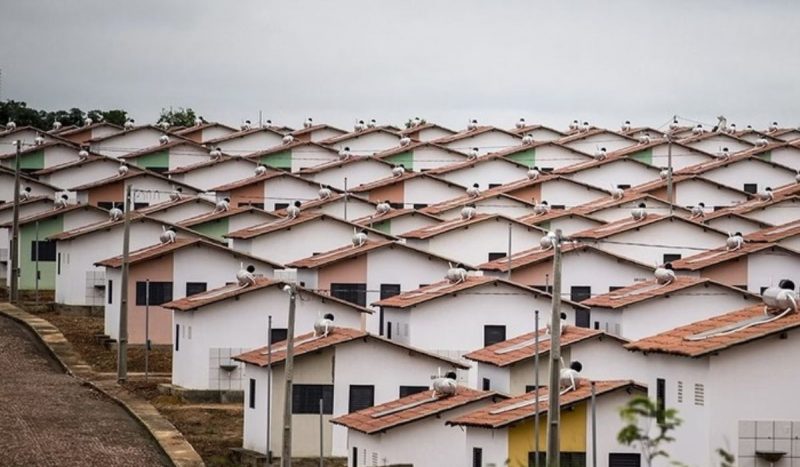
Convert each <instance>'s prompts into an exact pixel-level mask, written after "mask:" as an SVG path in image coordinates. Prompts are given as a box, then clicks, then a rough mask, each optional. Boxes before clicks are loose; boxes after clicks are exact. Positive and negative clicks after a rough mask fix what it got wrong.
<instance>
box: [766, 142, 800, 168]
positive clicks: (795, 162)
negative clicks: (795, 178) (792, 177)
mask: <svg viewBox="0 0 800 467" xmlns="http://www.w3.org/2000/svg"><path fill="white" fill-rule="evenodd" d="M769 160H771V161H772V162H777V163H778V164H781V165H785V166H786V167H791V168H792V169H794V170H800V148H796V147H783V148H775V149H773V150H772V151H770V157H769Z"/></svg>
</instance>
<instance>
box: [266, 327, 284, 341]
mask: <svg viewBox="0 0 800 467" xmlns="http://www.w3.org/2000/svg"><path fill="white" fill-rule="evenodd" d="M288 335H289V330H288V329H286V328H272V330H271V334H270V335H269V341H270V342H272V343H273V344H274V343H276V342H281V341H285V340H286V337H287V336H288Z"/></svg>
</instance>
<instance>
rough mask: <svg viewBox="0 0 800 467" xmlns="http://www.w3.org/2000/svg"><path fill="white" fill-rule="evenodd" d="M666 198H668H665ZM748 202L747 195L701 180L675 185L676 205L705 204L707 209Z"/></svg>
mask: <svg viewBox="0 0 800 467" xmlns="http://www.w3.org/2000/svg"><path fill="white" fill-rule="evenodd" d="M665 198H666V196H665ZM744 201H747V195H745V194H743V193H738V192H736V191H733V190H727V189H725V188H722V189H720V188H719V187H717V186H715V185H712V184H710V183H706V182H703V181H700V180H684V181H682V182H679V183H676V184H675V204H677V205H679V206H694V205H696V204H697V203H700V202H703V203H705V205H706V207H708V208H711V207H713V206H731V205H733V204H738V203H741V202H744Z"/></svg>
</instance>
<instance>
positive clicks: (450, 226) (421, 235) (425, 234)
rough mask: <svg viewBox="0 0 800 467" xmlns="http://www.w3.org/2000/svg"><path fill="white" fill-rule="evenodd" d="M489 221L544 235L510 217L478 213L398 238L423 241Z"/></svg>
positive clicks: (539, 228)
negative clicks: (516, 226) (469, 217)
mask: <svg viewBox="0 0 800 467" xmlns="http://www.w3.org/2000/svg"><path fill="white" fill-rule="evenodd" d="M490 220H494V221H496V222H509V223H513V224H517V225H520V226H522V227H525V228H527V229H529V230H536V231H538V232H542V233H544V229H542V228H541V227H536V226H532V225H529V224H525V223H522V222H520V221H518V220H517V219H513V218H511V217H506V216H502V215H499V214H481V213H479V214H475V215H474V216H473V217H472V218H471V219H461V218H460V217H459V218H458V219H453V220H449V221H445V222H442V223H440V224H436V225H431V226H428V227H423V228H421V229H416V230H412V231H409V232H405V233H402V234H400V235H398V236H399V237H403V238H413V239H418V240H424V239H427V238H432V237H435V236H437V235H441V234H443V233H445V232H450V231H452V230H456V229H462V228H465V227H469V226H471V225H475V224H479V223H481V222H486V221H490Z"/></svg>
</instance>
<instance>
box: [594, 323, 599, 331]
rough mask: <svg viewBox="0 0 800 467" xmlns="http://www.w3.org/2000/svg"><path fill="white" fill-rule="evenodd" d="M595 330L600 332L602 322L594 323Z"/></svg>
mask: <svg viewBox="0 0 800 467" xmlns="http://www.w3.org/2000/svg"><path fill="white" fill-rule="evenodd" d="M594 328H595V330H598V331H599V330H600V321H595V322H594Z"/></svg>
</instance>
